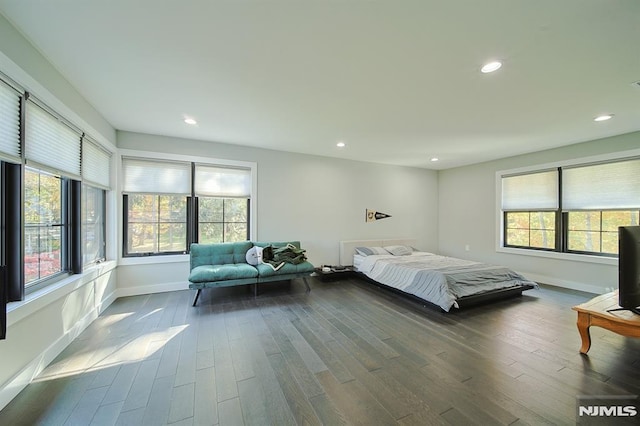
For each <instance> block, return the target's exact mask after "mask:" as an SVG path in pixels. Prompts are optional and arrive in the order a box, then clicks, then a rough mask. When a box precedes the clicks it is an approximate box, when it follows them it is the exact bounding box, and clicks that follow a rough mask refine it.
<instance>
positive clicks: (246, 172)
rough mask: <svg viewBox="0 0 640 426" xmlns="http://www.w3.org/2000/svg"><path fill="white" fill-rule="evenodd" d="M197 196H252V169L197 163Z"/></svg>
mask: <svg viewBox="0 0 640 426" xmlns="http://www.w3.org/2000/svg"><path fill="white" fill-rule="evenodd" d="M194 191H195V195H196V196H209V197H238V198H240V197H241V198H249V197H251V170H250V169H235V168H227V167H222V166H205V165H200V164H196V173H195V184H194Z"/></svg>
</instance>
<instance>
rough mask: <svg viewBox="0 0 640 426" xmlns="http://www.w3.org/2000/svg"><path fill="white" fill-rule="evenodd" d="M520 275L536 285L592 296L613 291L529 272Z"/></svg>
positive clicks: (607, 288)
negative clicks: (550, 286)
mask: <svg viewBox="0 0 640 426" xmlns="http://www.w3.org/2000/svg"><path fill="white" fill-rule="evenodd" d="M522 275H524V276H525V277H527V278H528V279H530V280H532V281H535V282H537V283H541V284H548V285H552V286H554V287H562V288H568V289H570V290H577V291H584V292H586V293H592V294H604V293H608V292H610V291H613V290H615V289H614V288H609V287H599V286H595V285H589V284H585V283H580V282H575V281H569V280H563V279H558V278H554V277H549V276H546V275H540V274H532V273H530V272H523V273H522Z"/></svg>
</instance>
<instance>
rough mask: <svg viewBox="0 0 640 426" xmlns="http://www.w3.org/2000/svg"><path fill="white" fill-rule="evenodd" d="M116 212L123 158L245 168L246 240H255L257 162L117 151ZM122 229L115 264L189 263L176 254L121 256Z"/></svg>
mask: <svg viewBox="0 0 640 426" xmlns="http://www.w3.org/2000/svg"><path fill="white" fill-rule="evenodd" d="M117 157H118V162H117V163H118V164H117V174H118V186H117V193H118V195H119V196H118V211H120V212H122V193H123V191H122V184H123V176H122V157H136V158H143V159H148V160H150V161H153V160H158V161H183V162H189V163H198V164H203V165H211V166H223V167H224V166H227V167H235V168H245V169H250V170H251V202H250V203H249V240H251V241H255V240H256V238H257V235H258V232H257V223H258V221H257V216H258V163H255V162H251V161H237V160H227V159H220V158H213V157H202V156H192V155H180V154H169V153H161V152H153V151H138V150H130V149H120V150H119V151H118V155H117ZM122 239H123V229H122V226H119V229H118V247H120V249H119V250H118V264H119V265H141V264H156V263H172V262H185V261H188V260H189V254H175V255H162V256H142V257H123V253H122V244H123V241H122Z"/></svg>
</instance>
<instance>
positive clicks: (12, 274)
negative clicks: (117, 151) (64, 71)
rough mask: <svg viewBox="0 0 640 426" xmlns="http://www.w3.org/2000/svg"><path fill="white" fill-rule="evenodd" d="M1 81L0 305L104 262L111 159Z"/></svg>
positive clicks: (69, 125) (27, 95)
mask: <svg viewBox="0 0 640 426" xmlns="http://www.w3.org/2000/svg"><path fill="white" fill-rule="evenodd" d="M2 78H3V80H0V195H1V197H0V202H1V204H2V206H1V207H2V216H3V226H2V230H0V248H1V249H2V252H1V253H0V255H1V256H0V260H1V262H0V265H2V266H5V268H4V271H5V273H4V278H5V283H4V287H3V289H5V290H6V293H5V294H4V295H2V294H0V299H3V300H6V301H9V302H14V301H20V300H24V297H25V295H26V294H27V293H29V292H32V291H35V290H36V289H39V288H41V287H44V286H45V285H48V284H50V283H52V282H55V281H57V280H59V279H61V278H62V277H65V276H67V275H69V274H75V273H80V272H82V270H83V265H89V264H91V263H95V262H97V261H100V260H103V259H105V253H106V247H105V238H106V220H105V211H106V194H107V191H109V190H110V179H111V169H110V163H111V154H110V153H109V152H108V151H106V150H105V149H104V148H103V147H102V146H101V145H100V144H98V143H96V142H95V141H93V140H91V139H90V138H89V137H87V135H85V134H84V133H83V132H82V130H80V129H78V128H77V127H75V126H74V125H73V124H72V123H70V122H68V121H67V120H65V119H64V118H63V117H61V116H60V115H58V114H57V113H56V112H55V111H53V110H51V109H50V108H49V107H47V106H46V105H45V104H43V103H42V102H40V101H39V100H38V99H37V98H36V97H35V96H33V95H31V94H30V93H27V92H25V91H24V90H21V89H19V88H18V85H17V84H15V83H14V82H8V80H5V77H2ZM1 308H2V307H1V306H0V309H1ZM2 311H4V310H2ZM1 314H2V312H0V315H1ZM0 329H1V327H0ZM0 331H1V330H0Z"/></svg>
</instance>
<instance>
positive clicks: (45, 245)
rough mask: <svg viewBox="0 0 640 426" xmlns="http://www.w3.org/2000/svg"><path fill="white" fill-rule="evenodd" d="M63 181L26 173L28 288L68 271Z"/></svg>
mask: <svg viewBox="0 0 640 426" xmlns="http://www.w3.org/2000/svg"><path fill="white" fill-rule="evenodd" d="M62 186H63V180H62V179H61V178H60V177H59V176H54V175H52V174H49V173H46V172H43V171H40V170H34V169H30V168H27V169H26V170H25V172H24V277H25V278H24V281H25V285H26V286H27V287H28V286H30V285H32V284H35V283H37V282H38V281H41V280H43V279H45V278H49V277H52V276H54V275H56V274H59V273H61V272H63V271H64V269H65V268H64V265H65V259H64V251H63V248H64V247H65V243H66V239H65V235H66V232H65V231H66V230H65V223H64V221H63V215H64V212H63V189H62Z"/></svg>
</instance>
